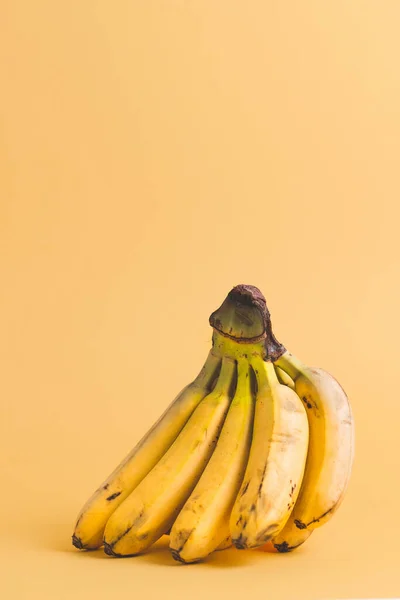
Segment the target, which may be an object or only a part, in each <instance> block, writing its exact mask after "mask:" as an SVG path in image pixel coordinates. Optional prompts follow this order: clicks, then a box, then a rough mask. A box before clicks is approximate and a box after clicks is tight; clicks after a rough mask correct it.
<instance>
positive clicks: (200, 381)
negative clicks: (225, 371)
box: [193, 350, 221, 389]
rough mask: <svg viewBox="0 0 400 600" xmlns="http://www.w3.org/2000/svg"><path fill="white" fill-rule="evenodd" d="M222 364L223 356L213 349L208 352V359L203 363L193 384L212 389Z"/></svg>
mask: <svg viewBox="0 0 400 600" xmlns="http://www.w3.org/2000/svg"><path fill="white" fill-rule="evenodd" d="M220 366H221V357H220V356H216V355H215V354H214V353H213V351H212V350H210V352H209V353H208V356H207V360H206V362H205V363H204V365H203V368H202V369H201V371H200V373H199V374H198V375H197V377H196V379H195V380H194V381H193V384H195V385H198V386H199V387H202V388H206V389H211V385H212V383H213V381H214V379H215V378H216V376H217V373H218V370H219V368H220Z"/></svg>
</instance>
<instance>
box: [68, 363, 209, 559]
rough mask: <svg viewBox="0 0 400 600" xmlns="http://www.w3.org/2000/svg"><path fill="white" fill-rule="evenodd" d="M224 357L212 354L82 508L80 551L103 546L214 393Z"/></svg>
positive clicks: (77, 532)
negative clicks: (123, 510) (116, 515)
mask: <svg viewBox="0 0 400 600" xmlns="http://www.w3.org/2000/svg"><path fill="white" fill-rule="evenodd" d="M220 364H221V358H220V357H218V356H216V355H215V354H214V353H213V352H212V351H210V353H209V355H208V357H207V360H206V362H205V364H204V366H203V368H202V369H201V371H200V373H199V375H198V376H197V377H196V379H195V380H194V381H193V382H192V383H191V384H189V385H188V386H186V387H185V388H184V389H183V390H182V391H181V393H180V394H179V395H178V396H177V397H176V398H175V400H174V401H173V402H172V403H171V405H170V406H169V407H168V408H167V410H166V411H165V412H164V414H163V415H162V416H161V417H160V418H159V419H158V421H157V422H156V423H155V424H154V425H153V427H152V428H151V429H150V430H149V431H148V433H146V435H145V436H144V437H143V438H142V439H141V440H140V442H139V443H138V444H137V445H136V446H135V447H134V448H133V450H131V452H130V453H129V454H128V456H127V457H126V458H125V459H124V460H123V461H122V462H121V464H120V465H119V466H118V467H117V468H116V469H115V470H114V471H113V472H112V473H111V475H110V476H109V477H108V478H107V479H106V480H105V481H104V482H103V483H102V484H101V486H100V487H99V488H98V489H97V490H96V491H95V492H94V494H93V495H92V496H91V497H90V498H89V500H88V501H87V502H86V504H85V505H84V507H83V508H82V510H81V512H80V514H79V517H78V520H77V523H76V525H75V531H74V534H73V536H72V541H73V544H74V546H76V547H77V548H79V549H95V548H98V547H99V546H101V545H102V543H103V534H104V529H105V526H106V523H107V521H108V519H109V518H110V516H111V515H112V513H113V512H114V511H115V510H116V508H117V507H118V506H119V505H120V504H121V503H122V502H123V501H124V500H125V498H127V496H128V495H129V494H130V493H131V492H132V490H133V489H134V488H135V487H136V486H137V485H138V484H139V483H140V482H141V481H142V480H143V479H144V477H145V476H146V475H147V474H148V473H149V472H150V471H151V469H152V468H153V467H154V466H155V465H156V464H157V462H158V461H159V460H160V458H161V457H162V456H163V455H164V454H165V452H166V451H167V450H168V448H169V447H170V446H171V444H172V443H173V442H174V440H175V439H176V438H177V436H178V434H179V432H180V431H181V430H182V428H183V426H184V425H185V423H186V422H187V420H188V419H189V417H190V416H191V414H192V413H193V411H194V410H195V408H196V407H197V405H198V404H199V402H200V401H201V400H202V399H203V398H205V396H207V394H208V393H209V392H210V391H211V389H212V386H213V384H214V380H215V379H216V375H217V373H218V369H219V367H220Z"/></svg>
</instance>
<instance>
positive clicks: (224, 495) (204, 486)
mask: <svg viewBox="0 0 400 600" xmlns="http://www.w3.org/2000/svg"><path fill="white" fill-rule="evenodd" d="M236 346H238V347H239V344H236ZM250 375H251V373H250V365H249V363H248V361H247V360H246V359H243V358H242V359H238V381H237V387H236V392H235V395H234V398H233V400H232V403H231V405H230V408H229V411H228V415H227V417H226V420H225V423H224V426H223V428H222V431H221V434H220V437H219V440H218V442H217V446H216V448H215V450H214V453H213V455H212V456H211V458H210V461H209V463H208V464H207V466H206V468H205V470H204V472H203V474H202V476H201V477H200V480H199V482H198V484H197V485H196V487H195V488H194V490H193V492H192V494H191V496H190V497H189V499H188V500H187V502H186V504H185V505H184V507H183V508H182V510H181V512H180V513H179V515H178V517H177V519H176V521H175V523H174V525H173V526H172V530H171V534H170V548H171V551H172V555H173V557H174V558H175V560H179V561H181V562H184V563H190V562H196V561H198V560H200V559H202V558H204V557H205V556H207V555H208V554H210V553H211V552H213V551H214V550H215V549H216V548H218V547H221V545H222V547H226V546H225V545H224V540H227V541H226V544H228V543H229V545H231V543H232V542H231V540H230V535H229V516H230V513H231V510H232V506H233V504H234V502H235V499H236V495H237V493H238V490H239V487H240V484H241V482H242V479H243V475H244V471H245V468H246V461H247V458H248V453H249V449H250V440H251V429H252V423H253V411H254V398H253V394H252V390H251V384H250Z"/></svg>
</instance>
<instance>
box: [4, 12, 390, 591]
mask: <svg viewBox="0 0 400 600" xmlns="http://www.w3.org/2000/svg"><path fill="white" fill-rule="evenodd" d="M399 23H400V3H399V2H398V0H381V1H378V0H335V2H322V1H321V0H314V1H312V0H305V1H303V2H296V1H294V0H293V1H285V0H283V1H279V2H278V1H277V0H268V1H261V0H257V1H250V2H244V1H243V2H242V1H236V0H229V1H228V0H216V1H211V0H205V1H202V0H186V1H185V0H171V1H167V0H164V1H161V0H159V1H145V0H143V1H136V2H135V1H130V0H121V1H118V2H106V1H105V0H97V1H94V0H84V1H81V0H79V1H78V0H72V1H68V2H67V1H65V2H64V1H58V2H54V1H53V0H36V1H35V2H33V1H31V0H25V1H24V0H9V1H7V0H6V1H5V2H4V0H3V2H2V3H1V18H0V47H1V48H0V50H1V58H0V60H1V73H0V75H1V77H0V80H1V94H0V111H1V112H0V117H1V139H0V143H1V147H0V152H1V156H0V164H1V167H0V169H1V177H0V194H1V204H0V210H1V215H0V243H1V253H0V281H1V294H0V331H1V337H0V354H1V356H0V359H1V377H0V394H1V400H0V402H1V412H2V415H1V436H0V440H1V442H0V443H1V453H0V456H1V497H0V502H1V505H2V506H1V515H2V524H1V528H0V531H1V534H0V535H1V553H2V557H1V570H2V572H3V574H2V576H1V579H0V592H2V593H3V594H2V595H4V597H5V598H29V599H31V598H33V599H35V598H40V599H42V600H46V599H47V598H51V599H64V598H65V599H70V598H74V600H79V599H81V598H82V599H83V598H85V599H87V598H99V599H103V598H124V597H143V595H145V596H146V598H156V597H158V596H160V597H163V598H174V599H176V598H184V597H191V598H195V599H197V598H212V599H213V598H228V597H230V598H239V596H240V597H243V594H245V595H251V596H254V597H255V596H257V597H259V598H264V597H265V598H271V599H272V598H273V599H274V600H279V599H281V598H285V599H286V598H290V599H296V600H298V599H302V598H306V599H308V600H312V599H314V598H319V599H321V598H345V597H347V598H349V597H357V598H359V597H363V596H364V597H376V596H390V595H392V596H393V595H396V594H397V595H399V594H400V582H399V580H398V565H399V548H398V538H399V535H400V519H399V511H398V502H399V481H398V480H399V472H400V458H399V456H400V452H399V436H398V430H399V419H400V400H399V388H398V374H399V366H398V359H399V352H398V339H399V335H400V327H399V317H398V311H399V307H400V284H399V282H400V268H399V231H398V229H399V217H400V209H399V199H400V193H399V192H400V176H399V167H400V164H399V163H400V67H399V64H400V36H399ZM237 283H251V284H254V285H257V286H259V287H260V288H261V289H262V290H263V292H264V293H265V295H266V297H267V301H268V304H269V307H270V310H271V313H272V317H273V323H274V325H275V330H276V333H277V335H278V337H279V338H281V339H282V341H283V342H284V343H285V344H286V345H287V346H288V347H289V348H290V350H291V351H292V352H294V353H295V354H297V355H299V356H300V357H301V358H302V359H303V360H304V361H305V362H307V363H309V364H311V365H317V366H321V367H324V368H325V369H327V370H329V371H331V372H332V373H333V374H334V375H335V376H336V377H337V378H338V379H339V381H340V382H341V383H342V384H343V386H344V388H345V389H346V390H347V392H348V394H349V396H350V399H351V401H352V405H353V409H354V415H355V420H356V441H357V446H356V460H355V465H354V472H353V478H352V481H351V485H350V488H349V492H348V496H347V498H346V500H345V502H344V504H343V506H342V508H341V509H340V511H339V512H338V514H337V516H336V517H335V518H334V519H333V520H332V521H331V522H330V523H329V524H328V525H327V526H326V527H324V528H322V529H320V530H319V531H317V532H316V533H315V534H314V535H313V536H312V537H311V538H310V540H309V542H308V543H307V544H306V545H305V546H303V548H301V549H300V550H299V551H297V552H295V553H293V554H289V555H268V554H265V553H260V552H245V553H244V552H238V551H234V550H229V551H226V552H221V553H218V554H216V555H214V556H213V557H212V558H211V559H210V560H209V561H208V562H207V563H205V564H202V565H196V566H192V567H182V566H180V565H178V564H176V563H174V561H173V560H172V558H171V557H170V556H169V554H168V553H167V551H166V550H165V549H156V550H155V551H153V552H151V553H149V554H147V555H144V556H141V557H138V558H130V559H126V560H115V559H114V560H113V559H110V558H108V557H105V556H103V554H102V553H101V552H95V553H89V554H81V553H79V552H78V551H76V550H75V549H74V548H72V546H71V545H70V536H71V533H72V529H73V524H74V521H75V517H76V515H77V513H78V510H79V509H80V508H81V505H82V503H83V501H84V500H85V499H86V497H87V496H88V495H90V494H91V492H92V491H93V490H94V488H95V487H96V486H97V485H98V484H100V482H101V481H102V480H103V479H104V478H105V477H106V475H108V473H109V472H110V471H111V470H112V468H113V467H114V465H115V464H116V463H118V462H119V460H120V459H121V458H122V457H123V456H124V455H125V454H126V453H127V452H128V450H129V449H130V448H131V447H132V446H133V445H134V443H135V442H136V441H137V440H138V438H140V437H141V435H142V434H143V433H144V432H145V431H146V430H147V429H148V428H149V427H150V425H151V424H152V423H153V422H154V421H155V419H156V418H157V417H158V415H159V414H160V412H161V411H162V410H163V409H164V408H165V406H166V405H167V404H168V403H169V402H170V401H171V400H172V398H173V397H174V396H175V394H176V393H177V392H178V391H179V389H180V388H182V387H183V385H185V384H186V383H187V382H188V381H189V380H190V379H191V378H192V377H193V376H194V375H195V374H197V371H198V369H199V367H200V366H201V364H202V362H203V360H204V358H205V356H206V354H207V351H208V348H209V345H210V339H211V330H210V328H209V327H208V316H209V314H210V312H211V311H212V310H214V309H215V308H216V307H217V306H218V305H219V304H220V303H221V302H222V300H223V299H224V297H225V295H226V293H227V292H228V291H229V289H230V288H231V287H232V286H233V285H235V284H237ZM239 587H241V588H242V590H241V591H240V592H239Z"/></svg>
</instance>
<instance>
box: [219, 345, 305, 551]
mask: <svg viewBox="0 0 400 600" xmlns="http://www.w3.org/2000/svg"><path fill="white" fill-rule="evenodd" d="M251 366H252V368H253V369H254V371H255V374H256V379H257V396H256V408H255V417H254V431H253V439H252V443H251V450H250V456H249V461H248V464H247V469H246V473H245V476H244V479H243V484H242V486H241V489H240V491H239V494H238V497H237V500H236V503H235V505H234V507H233V510H232V514H231V518H230V531H231V536H232V539H233V543H234V545H235V546H236V548H239V549H244V548H255V547H258V546H262V545H263V544H265V543H266V542H268V541H269V540H270V539H271V538H272V537H273V536H274V535H276V534H277V533H278V532H279V531H280V530H281V529H282V528H283V527H284V525H285V523H286V521H287V520H288V518H289V516H290V513H291V511H292V509H293V506H294V505H295V503H296V500H297V496H298V494H299V491H300V485H301V481H302V478H303V473H304V467H305V463H306V457H307V450H308V422H307V415H306V411H305V409H304V407H303V405H302V403H301V401H300V399H299V397H298V396H297V394H296V393H295V392H294V391H293V390H291V389H290V388H289V387H287V386H284V385H282V384H280V383H279V381H278V379H277V376H276V373H275V369H274V365H273V364H272V362H266V361H264V360H263V359H262V358H261V357H252V358H251Z"/></svg>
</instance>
